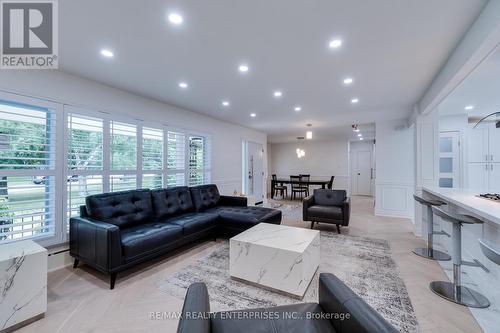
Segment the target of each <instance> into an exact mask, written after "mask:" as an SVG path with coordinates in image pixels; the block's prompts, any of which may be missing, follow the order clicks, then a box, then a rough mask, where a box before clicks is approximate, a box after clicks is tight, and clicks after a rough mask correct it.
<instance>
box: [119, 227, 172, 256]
mask: <svg viewBox="0 0 500 333" xmlns="http://www.w3.org/2000/svg"><path fill="white" fill-rule="evenodd" d="M181 238H182V227H181V226H179V225H177V224H170V223H146V224H141V225H137V226H134V227H130V228H126V229H123V230H121V241H122V249H123V256H124V257H125V258H126V259H130V258H133V257H135V256H138V255H142V254H146V253H147V252H149V251H154V250H155V249H157V248H160V247H162V246H167V245H169V244H170V243H173V242H175V241H176V240H180V239H181Z"/></svg>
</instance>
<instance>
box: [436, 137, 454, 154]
mask: <svg viewBox="0 0 500 333" xmlns="http://www.w3.org/2000/svg"><path fill="white" fill-rule="evenodd" d="M452 151H453V138H451V137H441V138H439V152H441V153H451V152H452Z"/></svg>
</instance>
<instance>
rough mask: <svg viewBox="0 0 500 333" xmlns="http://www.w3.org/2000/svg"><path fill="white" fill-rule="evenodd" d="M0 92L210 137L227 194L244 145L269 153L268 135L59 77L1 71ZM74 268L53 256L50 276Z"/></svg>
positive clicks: (216, 177)
mask: <svg viewBox="0 0 500 333" xmlns="http://www.w3.org/2000/svg"><path fill="white" fill-rule="evenodd" d="M0 90H2V91H5V92H10V93H16V94H20V95H26V96H31V97H37V98H43V99H47V100H51V101H53V102H57V103H63V104H69V105H72V106H77V107H81V108H84V109H90V110H94V111H105V112H109V113H112V114H118V115H122V116H129V117H132V118H134V119H137V118H139V119H142V120H144V121H150V122H156V123H158V124H165V125H167V126H173V127H177V128H184V129H190V130H195V131H200V132H203V133H207V134H210V135H211V137H212V182H214V183H216V184H217V185H218V186H219V189H220V191H221V192H222V193H224V194H231V193H233V191H234V190H235V189H236V190H237V191H241V186H242V151H241V150H242V144H241V142H242V140H248V141H253V142H257V143H261V144H262V146H263V147H264V149H265V150H267V135H266V134H264V133H261V132H258V131H254V130H251V129H248V128H244V127H242V126H237V125H233V124H230V123H227V122H224V121H220V120H217V119H214V118H211V117H207V116H203V115H200V114H198V113H194V112H192V111H189V110H185V109H181V108H178V107H175V106H171V105H168V104H165V103H161V102H158V101H155V100H152V99H148V98H144V97H140V96H137V95H134V94H131V93H128V92H125V91H122V90H118V89H115V88H112V87H109V86H106V85H103V84H99V83H97V82H94V81H90V80H86V79H82V78H79V77H76V76H73V75H69V74H65V73H62V72H58V71H50V70H29V71H28V70H27V71H14V70H13V71H1V73H0ZM264 170H266V171H267V153H264ZM265 185H266V184H265V183H264V190H266V186H265ZM57 250H61V248H60V247H59V248H57ZM55 251H56V249H51V250H50V252H55ZM70 262H71V259H70V258H69V255H68V253H67V252H64V253H62V254H57V255H53V256H50V257H49V270H54V269H57V268H59V267H61V266H63V265H67V264H69V263H70Z"/></svg>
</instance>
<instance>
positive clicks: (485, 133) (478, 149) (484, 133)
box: [467, 128, 500, 163]
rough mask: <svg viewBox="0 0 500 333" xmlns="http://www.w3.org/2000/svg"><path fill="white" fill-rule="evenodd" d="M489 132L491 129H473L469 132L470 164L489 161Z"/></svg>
mask: <svg viewBox="0 0 500 333" xmlns="http://www.w3.org/2000/svg"><path fill="white" fill-rule="evenodd" d="M489 132H490V131H489V128H474V129H473V128H471V129H470V130H469V135H468V137H467V141H468V148H469V149H468V153H469V154H468V162H469V163H471V162H473V163H480V162H488V161H489V150H488V148H489V138H490V136H489ZM499 157H500V155H499Z"/></svg>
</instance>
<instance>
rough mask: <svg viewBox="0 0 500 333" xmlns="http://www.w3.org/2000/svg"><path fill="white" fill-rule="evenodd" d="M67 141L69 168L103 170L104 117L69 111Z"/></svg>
mask: <svg viewBox="0 0 500 333" xmlns="http://www.w3.org/2000/svg"><path fill="white" fill-rule="evenodd" d="M67 142H68V169H69V170H102V164H103V120H102V119H98V118H92V117H86V116H82V115H78V114H74V113H69V114H68V138H67Z"/></svg>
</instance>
